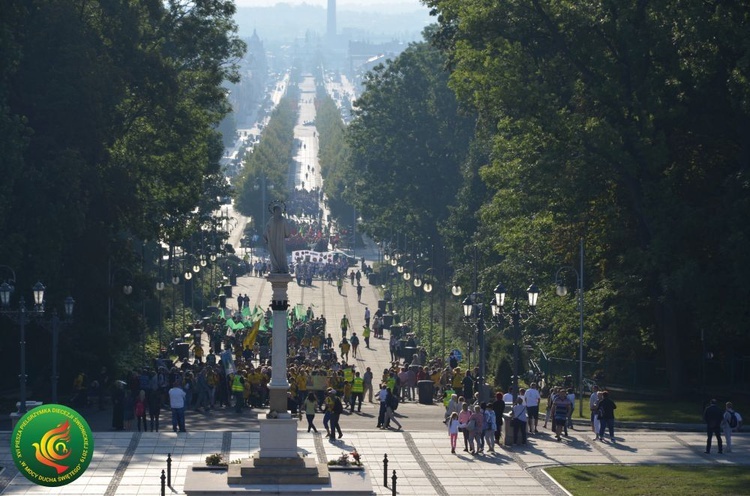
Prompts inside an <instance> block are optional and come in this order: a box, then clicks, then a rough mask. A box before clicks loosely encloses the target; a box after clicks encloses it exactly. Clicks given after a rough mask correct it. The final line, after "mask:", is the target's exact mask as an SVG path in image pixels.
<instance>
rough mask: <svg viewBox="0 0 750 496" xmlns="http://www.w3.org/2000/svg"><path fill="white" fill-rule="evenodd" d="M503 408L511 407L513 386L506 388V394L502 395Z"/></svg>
mask: <svg viewBox="0 0 750 496" xmlns="http://www.w3.org/2000/svg"><path fill="white" fill-rule="evenodd" d="M503 401H504V402H505V408H508V409H510V408H511V407H512V406H513V386H511V387H509V388H508V392H507V393H505V394H504V395H503Z"/></svg>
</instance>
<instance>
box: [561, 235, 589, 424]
mask: <svg viewBox="0 0 750 496" xmlns="http://www.w3.org/2000/svg"><path fill="white" fill-rule="evenodd" d="M579 269H580V270H576V269H575V267H573V266H564V267H560V268H559V269H557V272H556V273H555V286H556V290H555V292H556V293H557V295H558V296H565V295H567V294H568V288H567V286H565V283H564V281H563V280H562V278H560V274H561V273H562V272H564V271H566V270H568V271H572V272H573V273H574V274H575V275H576V292H577V296H578V313H579V320H580V325H579V329H578V392H579V401H578V415H580V416H581V417H583V238H581V247H580V265H579Z"/></svg>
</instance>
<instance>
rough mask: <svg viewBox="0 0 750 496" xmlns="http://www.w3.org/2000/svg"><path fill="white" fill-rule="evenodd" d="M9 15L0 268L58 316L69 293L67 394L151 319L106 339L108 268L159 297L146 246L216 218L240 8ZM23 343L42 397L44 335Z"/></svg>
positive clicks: (118, 328) (239, 49)
mask: <svg viewBox="0 0 750 496" xmlns="http://www.w3.org/2000/svg"><path fill="white" fill-rule="evenodd" d="M0 11H2V15H0V61H2V62H0V177H2V179H1V180H0V233H2V243H0V264H3V265H7V266H10V267H12V268H13V269H14V270H15V273H16V276H17V281H16V289H17V294H16V295H15V297H16V298H17V297H18V296H19V295H20V294H23V295H25V297H26V300H27V302H28V300H29V295H30V292H29V291H30V288H31V286H32V285H33V284H34V283H35V282H36V281H37V280H41V281H43V282H44V283H45V284H46V285H47V288H48V292H47V302H48V305H57V306H58V307H59V306H60V304H61V303H60V302H62V301H63V298H64V297H66V296H67V295H68V294H72V295H73V296H74V298H75V300H76V315H75V319H76V322H75V325H74V326H73V327H71V328H70V329H69V330H68V331H66V332H65V333H63V335H62V336H61V343H60V344H61V348H60V356H61V371H60V376H61V379H62V381H61V384H63V385H64V386H67V385H68V384H70V382H69V381H68V378H70V377H73V375H74V373H75V372H77V370H75V369H74V367H75V368H76V369H77V367H79V366H80V364H87V365H86V371H87V372H90V371H94V370H98V366H99V365H110V366H111V365H112V364H113V363H115V355H117V354H120V353H123V352H126V351H127V350H128V349H131V348H137V347H138V345H139V339H138V336H139V335H141V332H142V330H143V325H144V324H143V323H142V322H140V321H139V320H136V319H133V318H131V316H130V315H128V316H124V315H123V314H122V313H121V314H119V315H115V318H116V319H117V322H115V323H113V333H112V334H111V335H108V334H107V332H106V329H107V297H108V294H109V292H110V290H111V288H110V287H109V279H110V277H111V273H108V272H109V271H110V268H125V269H127V270H129V271H130V272H131V273H132V274H133V275H134V276H135V279H136V283H137V284H139V283H140V282H142V283H143V286H142V287H143V288H144V290H146V291H148V294H147V295H146V296H145V298H148V299H150V300H151V301H154V300H155V299H156V297H155V295H154V294H153V293H154V292H155V291H154V289H153V288H154V286H155V284H154V282H155V275H153V276H152V275H148V274H143V275H142V274H141V269H142V268H143V267H151V266H153V265H154V264H155V261H156V260H159V259H160V258H161V253H160V252H158V251H154V254H153V256H154V259H153V260H144V259H142V258H141V254H142V253H143V254H145V253H146V250H143V251H142V250H141V247H142V246H144V244H145V243H146V242H150V243H152V244H155V243H157V242H164V243H168V244H173V245H179V244H181V243H182V242H183V241H184V240H185V239H187V238H189V237H190V235H191V234H192V233H194V232H196V231H198V230H200V229H201V226H202V224H203V223H204V222H208V220H207V219H208V217H209V215H210V212H212V211H213V210H214V209H215V208H216V207H217V201H216V199H217V196H218V195H219V194H221V192H222V190H223V189H224V179H223V177H222V175H221V173H220V170H219V159H220V158H221V156H222V152H223V147H222V142H221V136H220V135H219V134H218V132H217V131H216V127H217V125H218V123H219V122H220V121H221V119H222V118H223V117H224V115H226V113H227V111H228V104H227V101H226V95H225V90H224V88H223V87H222V84H223V83H224V82H225V81H237V79H238V77H239V75H238V74H237V67H236V65H235V62H236V61H238V60H239V59H240V57H241V56H242V54H243V53H244V43H243V42H242V41H240V40H239V39H238V38H237V37H236V34H235V33H236V26H235V24H234V21H233V20H232V18H233V15H234V13H235V7H234V4H233V2H231V1H222V0H199V1H194V2H179V1H176V0H165V1H161V2H143V1H136V2H99V1H88V0H83V1H80V2H68V1H63V0H23V1H19V0H7V1H3V2H2V6H1V7H0ZM224 194H226V193H224ZM141 275H142V277H141ZM8 276H9V274H6V273H3V274H2V276H1V277H2V278H3V279H5V278H7V277H8ZM162 277H163V276H162ZM138 291H139V288H136V294H137V292H138ZM120 293H121V291H120ZM58 310H59V311H61V308H58ZM138 313H140V312H138ZM121 317H122V318H121ZM139 322H140V323H139ZM10 326H11V324H10V323H9V321H8V320H7V319H2V320H0V327H2V331H3V332H0V347H2V349H4V350H15V349H17V346H18V343H17V336H16V334H15V332H11V329H10ZM28 341H29V344H31V343H33V346H30V347H29V352H30V356H29V371H30V374H31V377H30V381H31V384H32V388H33V389H34V390H35V391H36V392H38V393H39V394H40V395H41V394H42V393H41V391H40V390H41V389H43V388H38V389H37V388H35V386H36V385H37V384H36V383H37V381H41V382H42V383H48V377H49V370H47V369H45V366H46V364H48V363H49V356H50V339H49V336H48V335H47V333H46V332H44V331H40V330H39V329H36V328H35V329H33V330H30V333H29V336H28ZM16 357H17V354H16V353H7V354H6V364H5V365H6V367H7V370H8V371H10V370H16V369H17V364H16V363H15V362H16V360H17V358H16ZM89 367H90V368H89ZM2 381H3V384H2V386H0V387H2V388H5V387H6V386H7V387H12V384H15V383H16V378H15V374H4V375H3V379H2ZM6 383H7V384H6ZM40 399H41V398H40Z"/></svg>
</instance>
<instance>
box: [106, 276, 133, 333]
mask: <svg viewBox="0 0 750 496" xmlns="http://www.w3.org/2000/svg"><path fill="white" fill-rule="evenodd" d="M120 274H124V275H125V279H124V281H125V282H123V284H122V292H123V294H125V295H130V294H131V293H133V273H132V272H130V271H129V270H128V269H125V268H123V267H120V268H117V269H114V270H112V267H111V262H110V267H109V281H108V282H109V285H108V287H109V292H108V294H109V296H108V298H107V332H108V333H109V334H112V296H113V294H112V293H113V291H114V285H115V282H116V281H117V277H118V275H120Z"/></svg>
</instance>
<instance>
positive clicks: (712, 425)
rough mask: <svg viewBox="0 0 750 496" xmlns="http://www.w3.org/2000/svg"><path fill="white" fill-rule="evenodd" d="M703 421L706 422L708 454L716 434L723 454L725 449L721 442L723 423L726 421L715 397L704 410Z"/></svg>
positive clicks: (717, 442)
mask: <svg viewBox="0 0 750 496" xmlns="http://www.w3.org/2000/svg"><path fill="white" fill-rule="evenodd" d="M703 421H704V422H705V423H706V454H707V455H708V454H710V453H711V440H712V439H713V437H714V436H716V444H718V445H719V454H722V453H723V452H724V449H723V446H722V442H721V424H722V423H723V422H724V414H723V413H722V412H721V410H720V409H719V406H718V405H717V404H716V400H715V399H714V400H711V403H710V404H709V405H708V407H707V408H706V410H705V411H704V412H703Z"/></svg>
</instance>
